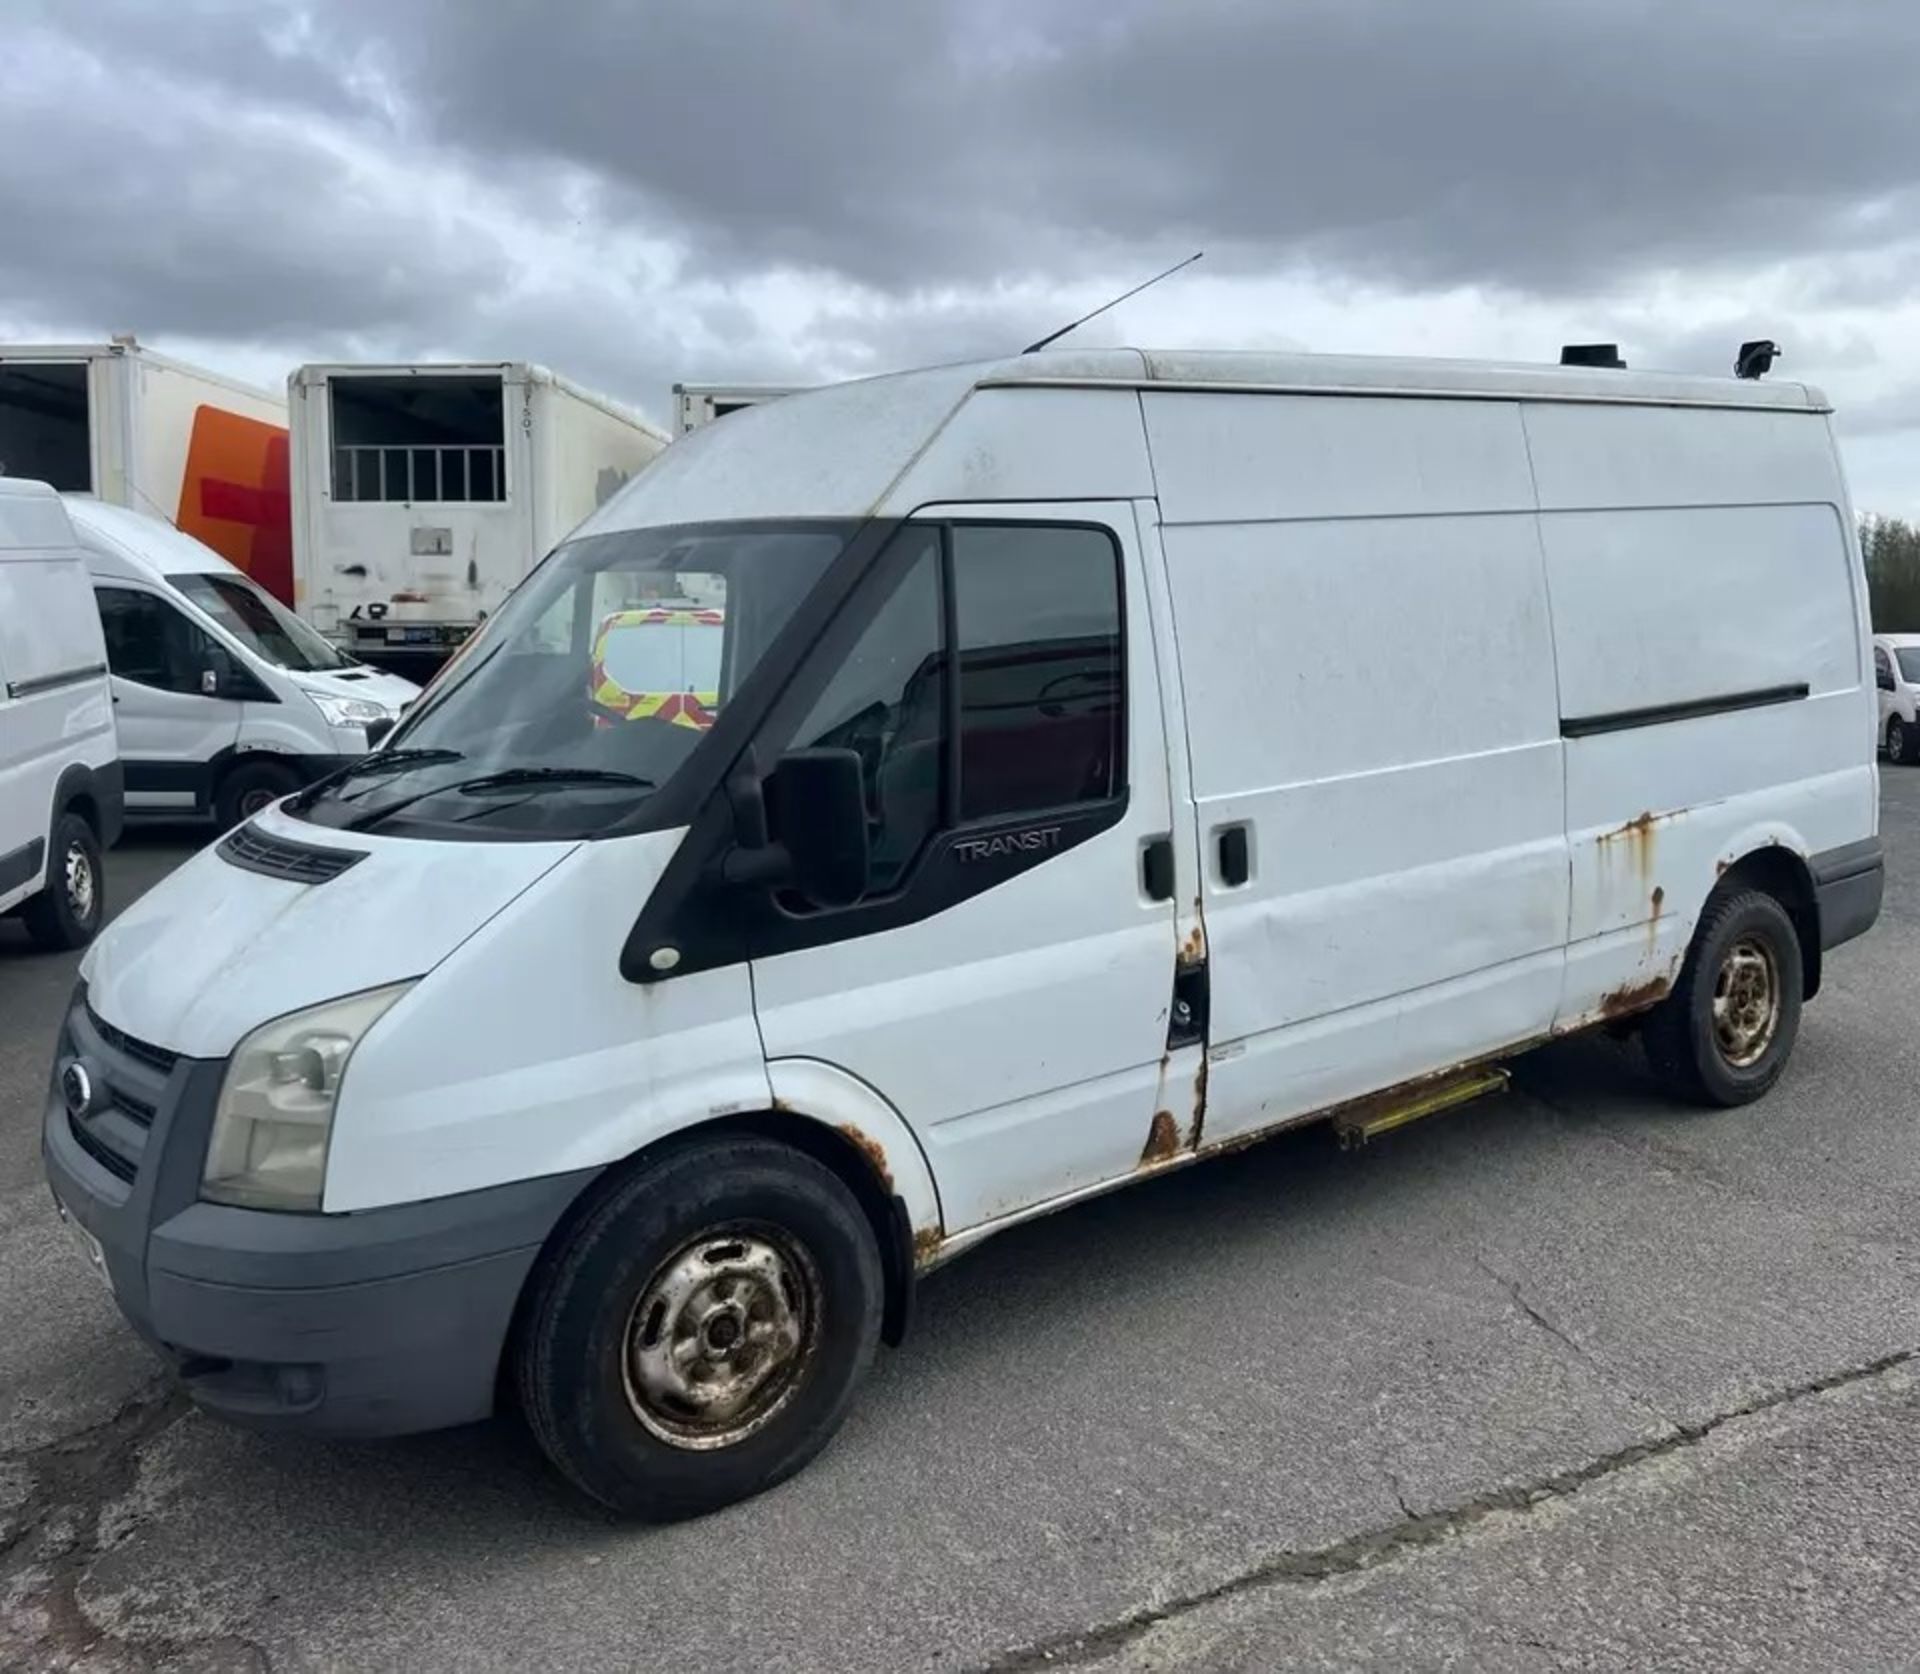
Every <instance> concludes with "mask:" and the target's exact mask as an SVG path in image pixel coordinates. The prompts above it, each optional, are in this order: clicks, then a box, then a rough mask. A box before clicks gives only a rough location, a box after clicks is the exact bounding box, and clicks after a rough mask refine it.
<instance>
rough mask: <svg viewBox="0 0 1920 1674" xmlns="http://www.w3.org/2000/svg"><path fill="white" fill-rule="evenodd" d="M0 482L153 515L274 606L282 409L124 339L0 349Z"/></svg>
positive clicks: (282, 517) (284, 541)
mask: <svg viewBox="0 0 1920 1674" xmlns="http://www.w3.org/2000/svg"><path fill="white" fill-rule="evenodd" d="M0 476H13V477H30V478H34V479H37V480H39V481H41V482H47V483H51V484H52V485H53V486H54V487H55V488H57V489H59V490H60V491H61V492H63V493H77V494H92V495H95V496H97V497H98V498H99V499H101V500H104V501H106V502H107V503H108V504H109V505H115V506H124V507H126V508H127V509H128V510H129V511H138V512H145V513H147V514H148V515H149V516H154V517H162V518H165V519H166V521H167V522H169V523H171V524H173V525H174V526H175V527H176V528H178V529H179V530H180V531H181V532H182V533H184V534H188V535H191V536H193V538H194V539H195V540H197V541H200V542H201V543H202V544H203V545H206V546H210V547H212V548H213V550H214V551H215V552H217V553H219V554H220V556H221V557H222V558H224V559H226V560H227V562H228V563H230V564H234V565H236V566H238V567H239V568H240V569H242V570H245V571H246V572H247V574H248V575H250V576H251V577H252V578H253V579H254V580H255V581H257V582H258V583H260V585H261V586H263V587H265V588H266V589H267V590H268V592H270V593H273V594H275V595H276V596H278V597H279V598H281V599H284V600H285V601H286V602H287V603H289V604H291V603H292V602H293V526H292V516H291V512H290V506H289V497H288V493H287V408H286V403H285V402H284V401H282V400H281V399H280V398H279V397H278V396H276V395H270V394H268V393H267V392H266V391H265V390H257V389H251V388H249V387H248V386H247V385H245V384H241V383H235V382H234V381H233V380H232V379H230V378H223V377H221V376H220V375H219V374H218V373H215V372H206V371H203V370H201V369H200V368H199V367H195V366H186V365H183V364H181V363H180V362H179V361H177V360H169V359H168V358H167V357H166V356H164V355H157V354H155V353H154V352H153V351H152V350H151V349H148V348H143V347H142V346H141V345H140V344H139V343H138V342H136V341H135V340H134V339H133V338H131V337H117V338H115V339H114V340H113V341H112V342H110V343H78V344H66V343H55V344H4V345H0Z"/></svg>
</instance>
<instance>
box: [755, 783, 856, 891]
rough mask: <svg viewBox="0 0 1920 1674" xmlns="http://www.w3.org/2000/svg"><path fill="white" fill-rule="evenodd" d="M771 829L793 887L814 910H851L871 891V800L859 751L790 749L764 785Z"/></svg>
mask: <svg viewBox="0 0 1920 1674" xmlns="http://www.w3.org/2000/svg"><path fill="white" fill-rule="evenodd" d="M765 793H766V807H767V830H768V834H769V835H770V836H771V837H772V839H773V841H774V842H775V843H776V844H778V845H779V846H780V847H781V848H782V849H784V850H785V851H786V854H787V856H788V858H789V860H790V861H791V864H792V871H791V874H790V876H791V881H792V887H793V888H794V889H795V890H796V891H798V892H799V894H801V895H802V896H804V897H805V898H806V899H807V901H809V902H810V903H811V904H812V905H814V906H816V907H850V906H852V905H853V903H854V902H856V901H858V900H859V899H860V897H861V896H862V895H864V894H865V893H866V888H867V864H868V856H867V800H866V790H865V786H864V782H863V780H862V778H861V769H860V755H859V752H858V751H855V750H789V751H788V752H787V753H786V754H785V755H783V756H782V757H781V758H780V760H779V761H778V762H777V763H776V764H775V765H774V769H773V772H772V773H770V774H769V775H768V776H767V779H766V783H765Z"/></svg>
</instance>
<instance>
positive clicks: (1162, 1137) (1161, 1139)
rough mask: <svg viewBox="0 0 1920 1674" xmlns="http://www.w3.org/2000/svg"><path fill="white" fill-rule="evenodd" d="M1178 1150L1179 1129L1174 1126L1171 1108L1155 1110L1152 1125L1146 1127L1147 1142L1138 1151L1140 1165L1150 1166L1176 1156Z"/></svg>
mask: <svg viewBox="0 0 1920 1674" xmlns="http://www.w3.org/2000/svg"><path fill="white" fill-rule="evenodd" d="M1179 1150H1180V1130H1179V1129H1178V1128H1177V1127H1175V1126H1174V1123H1173V1112H1172V1111H1171V1110H1156V1111H1155V1112H1154V1113H1153V1126H1152V1127H1150V1128H1148V1129H1147V1143H1146V1144H1145V1145H1144V1146H1143V1147H1142V1148H1141V1151H1140V1166H1141V1167H1142V1168H1152V1167H1153V1166H1154V1164H1156V1163H1163V1162H1166V1161H1168V1160H1169V1159H1170V1158H1172V1157H1174V1156H1176V1155H1177V1154H1178V1153H1179Z"/></svg>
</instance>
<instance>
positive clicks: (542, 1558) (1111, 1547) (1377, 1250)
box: [0, 769, 1920, 1674]
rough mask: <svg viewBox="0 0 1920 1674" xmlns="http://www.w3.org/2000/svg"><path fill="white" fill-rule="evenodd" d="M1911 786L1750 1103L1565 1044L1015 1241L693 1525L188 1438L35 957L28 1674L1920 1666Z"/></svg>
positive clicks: (1, 938)
mask: <svg viewBox="0 0 1920 1674" xmlns="http://www.w3.org/2000/svg"><path fill="white" fill-rule="evenodd" d="M1883 800H1884V806H1885V813H1884V822H1883V823H1884V827H1885V831H1886V835H1887V840H1888V845H1889V851H1890V861H1891V872H1890V877H1889V892H1888V903H1887V910H1886V913H1885V916H1884V917H1883V919H1882V922H1881V924H1880V926H1879V927H1878V929H1877V930H1876V931H1875V932H1874V934H1873V935H1872V936H1871V937H1870V938H1869V939H1868V940H1866V941H1865V942H1863V943H1861V944H1859V945H1858V946H1856V947H1853V948H1849V949H1845V950H1842V951H1841V952H1840V953H1839V954H1838V955H1836V956H1835V958H1834V960H1833V962H1832V964H1831V965H1830V967H1829V976H1828V987H1827V990H1826V992H1825V993H1823V994H1822V996H1821V997H1820V999H1819V1000H1818V1001H1817V1002H1815V1004H1814V1006H1813V1007H1812V1008H1811V1009H1810V1010H1809V1013H1808V1019H1807V1024H1806V1027H1805V1030H1804V1032H1803V1034H1802V1037H1801V1042H1800V1048H1799V1053H1798V1056H1797V1058H1796V1061H1795V1064H1794V1066H1793V1068H1792V1069H1791V1071H1790V1072H1789V1075H1788V1077H1787V1078H1786V1080H1785V1081H1784V1082H1783V1083H1782V1085H1781V1086H1780V1087H1779V1088H1778V1089H1777V1090H1776V1092H1775V1093H1774V1094H1773V1095H1772V1096H1771V1097H1770V1098H1769V1099H1767V1100H1766V1101H1764V1102H1763V1103H1762V1104H1761V1105H1759V1106H1756V1107H1754V1108H1753V1109H1751V1110H1748V1111H1745V1112H1737V1113H1729V1114H1715V1115H1702V1114H1698V1113H1692V1112H1686V1111H1681V1110H1677V1109H1675V1108H1673V1107H1671V1106H1669V1105H1667V1104H1665V1103H1664V1102H1662V1101H1661V1100H1660V1099H1659V1098H1658V1096H1657V1095H1656V1094H1655V1092H1654V1091H1653V1089H1652V1088H1651V1087H1650V1085H1649V1084H1648V1083H1647V1081H1646V1079H1645V1077H1644V1075H1643V1073H1642V1071H1641V1069H1640V1067H1639V1063H1638V1059H1637V1057H1636V1056H1635V1055H1634V1054H1633V1053H1632V1052H1631V1051H1630V1050H1628V1049H1626V1048H1623V1047H1621V1046H1618V1045H1616V1044H1614V1043H1611V1042H1607V1041H1589V1042H1579V1043H1572V1044H1569V1045H1566V1046H1563V1047H1559V1048H1556V1049H1554V1050H1552V1051H1550V1052H1548V1053H1545V1054H1542V1055H1540V1056H1538V1057H1536V1058H1534V1059H1531V1060H1529V1061H1528V1062H1527V1063H1525V1064H1524V1065H1523V1066H1522V1068H1521V1071H1520V1074H1519V1075H1518V1077H1517V1078H1516V1083H1517V1084H1516V1091H1515V1092H1514V1093H1513V1094H1511V1095H1509V1096H1508V1097H1506V1098H1503V1099H1497V1100H1492V1101H1488V1102H1485V1103H1483V1104H1481V1105H1478V1106H1472V1107H1468V1108H1466V1109H1463V1110H1460V1111H1458V1112H1455V1113H1453V1114H1451V1115H1448V1116H1444V1117H1440V1118H1436V1119H1435V1120H1433V1121H1430V1122H1425V1123H1421V1124H1418V1125H1416V1126H1414V1127H1412V1128H1409V1129H1406V1130H1404V1131H1403V1132H1401V1133H1398V1134H1395V1135H1393V1136H1391V1137H1390V1138H1389V1139H1386V1140H1383V1141H1381V1142H1379V1143H1377V1144H1375V1145H1373V1146H1370V1147H1368V1148H1366V1149H1365V1150H1363V1151H1359V1152H1354V1153H1342V1152H1339V1151H1338V1150H1337V1149H1335V1148H1334V1147H1333V1146H1332V1144H1331V1143H1329V1142H1328V1141H1327V1140H1326V1139H1325V1137H1324V1136H1322V1135H1316V1134H1312V1133H1308V1134H1302V1135H1297V1136H1291V1137H1288V1138H1285V1139H1282V1140H1280V1141H1277V1142H1275V1143H1273V1144H1270V1145H1267V1146H1264V1147H1260V1148H1258V1149H1256V1150H1254V1151H1251V1152H1248V1153H1246V1154H1245V1155H1243V1156H1241V1157H1238V1158H1235V1159H1230V1160H1227V1161H1223V1162H1220V1163H1216V1164H1210V1165H1207V1166H1203V1167H1200V1168H1195V1169H1192V1170H1188V1171H1184V1172H1182V1173H1179V1174H1175V1175H1172V1176H1168V1177H1166V1178H1164V1179H1161V1180H1157V1181H1154V1182H1151V1183H1149V1184H1147V1185H1145V1186H1142V1187H1140V1188H1138V1189H1135V1190H1133V1191H1130V1192H1126V1193H1123V1194H1120V1195H1119V1196H1116V1197H1113V1198H1109V1199H1106V1200H1103V1201H1101V1202H1098V1203H1094V1204H1090V1205H1088V1206H1086V1207H1084V1208H1082V1209H1079V1210H1076V1211H1073V1212H1070V1213H1068V1214H1065V1215H1060V1216H1055V1217H1053V1218H1052V1219H1051V1220H1049V1221H1046V1222H1042V1223H1038V1224H1036V1225H1034V1226H1031V1227H1028V1228H1024V1229H1020V1230H1018V1231H1016V1232H1013V1233H1010V1234H1007V1235H1005V1236H1004V1237H1002V1238H1000V1239H998V1240H996V1241H994V1242H993V1243H991V1244H989V1245H987V1246H986V1247H984V1248H983V1249H982V1250H981V1251H979V1252H978V1253H977V1254H975V1255H973V1256H970V1257H969V1258H967V1259H966V1260H964V1261H961V1262H958V1263H956V1264H955V1265H954V1266H953V1267H952V1268H950V1269H948V1270H946V1271H944V1272H942V1273H940V1274H938V1275H936V1276H935V1277H934V1279H933V1280H932V1281H931V1282H930V1283H929V1284H928V1286H927V1287H926V1292H925V1297H924V1307H923V1310H922V1315H921V1318H920V1321H919V1322H918V1325H917V1328H916V1334H915V1337H914V1339H913V1340H912V1342H910V1344H909V1345H908V1347H907V1348H906V1349H905V1350H904V1351H903V1352H900V1353H896V1354H891V1355H887V1356H885V1357H883V1360H882V1362H881V1364H880V1365H879V1367H878V1368H877V1370H876V1375H875V1376H874V1378H873V1380H872V1382H871V1384H870V1385H869V1388H868V1390H867V1392H866V1395H865V1397H864V1398H863V1400H862V1402H861V1403H860V1405H859V1407H858V1408H857V1410H856V1412H855V1414H854V1416H853V1419H852V1420H851V1422H850V1423H849V1425H848V1427H847V1430H846V1431H845V1433H844V1434H843V1435H842V1437H841V1439H840V1440H839V1442H838V1443H837V1444H836V1445H835V1446H834V1447H833V1448H832V1449H831V1450H830V1451H829V1452H828V1453H827V1454H826V1455H825V1456H824V1457H823V1458H822V1459H821V1460H820V1461H819V1462H818V1463H817V1464H816V1465H815V1466H813V1467H812V1468H811V1469H809V1470H808V1471H806V1472H805V1473H803V1474H802V1475H801V1476H800V1477H799V1478H797V1479H796V1480H795V1481H793V1482H791V1483H789V1484H787V1485H786V1486H784V1487H783V1488H781V1489H779V1490H777V1491H776V1492H775V1493H773V1494H770V1495H767V1496H765V1497H764V1498H763V1499H761V1500H760V1501H758V1502H755V1503H753V1504H750V1505H747V1506H744V1507H739V1508H735V1509H734V1510H731V1511H728V1512H725V1513H722V1514H720V1515H718V1516H716V1517H713V1518H709V1519H707V1520H705V1521H703V1522H700V1523H695V1524H689V1525H683V1526H680V1527H677V1528H670V1529H658V1530H636V1529H627V1528H623V1527H620V1526H619V1525H617V1524H615V1523H612V1522H610V1521H608V1520H607V1519H606V1518H605V1517H603V1516H601V1515H599V1514H598V1513H596V1512H593V1511H591V1510H588V1509H585V1508H583V1507H582V1506H581V1505H579V1504H578V1503H577V1502H576V1501H574V1500H573V1499H572V1498H570V1497H569V1496H568V1495H567V1493H566V1492H565V1491H564V1490H562V1489H561V1488H560V1487H558V1486H557V1485H556V1484H555V1482H554V1481H553V1480H552V1478H551V1477H550V1476H549V1474H548V1473H547V1472H546V1471H545V1469H544V1468H543V1466H542V1465H541V1464H540V1462H539V1460H538V1459H537V1458H536V1457H535V1456H534V1454H533V1453H532V1450H531V1448H530V1446H529V1445H528V1444H527V1443H526V1442H525V1440H524V1439H523V1438H522V1437H521V1436H520V1435H519V1433H518V1432H517V1431H516V1430H515V1429H514V1428H513V1427H512V1426H511V1425H508V1424H500V1425H493V1426H481V1427H477V1428H475V1429H472V1430H467V1431H462V1432H457V1433H453V1434H450V1435H445V1436H438V1437H426V1438H420V1439H417V1440H413V1441H406V1442H396V1443H389V1444H381V1445H357V1446H344V1445H333V1446H329V1445H325V1444H321V1443H317V1442H309V1441H302V1440H299V1439H297V1438H286V1437H282V1438H269V1437H260V1436H251V1435H245V1434H242V1433H238V1432H234V1431H230V1430H227V1429H224V1428H222V1427H220V1426H218V1425H216V1424H213V1423H211V1422H209V1421H207V1420H206V1419H204V1418H202V1417H201V1416H199V1415H197V1414H194V1413H192V1412H190V1411H188V1410H186V1409H185V1408H184V1407H183V1406H182V1405H181V1403H180V1402H179V1400H178V1399H177V1397H174V1396H172V1395H171V1394H169V1393H168V1392H167V1390H166V1387H165V1385H164V1384H163V1383H161V1382H159V1381H157V1380H156V1379H155V1377H154V1369H153V1365H152V1363H151V1361H150V1360H149V1359H148V1358H147V1356H146V1355H145V1353H144V1351H142V1350H141V1349H140V1348H139V1346H138V1345H137V1344H136V1343H134V1342H133V1341H132V1340H131V1338H130V1337H129V1336H128V1334H127V1333H126V1332H125V1330H124V1328H123V1327H122V1326H121V1325H120V1324H119V1321H118V1319H117V1316H116V1315H115V1314H114V1312H113V1309H112V1306H111V1303H110V1301H109V1299H108V1298H107V1297H106V1296H105V1294H104V1292H103V1291H102V1290H101V1288H100V1286H99V1285H98V1283H97V1281H96V1280H95V1279H94V1278H93V1276H92V1275H91V1274H90V1273H89V1272H88V1271H87V1270H86V1269H85V1268H84V1267H83V1266H82V1265H81V1263H80V1262H79V1261H78V1259H77V1258H76V1257H75V1256H74V1255H73V1254H72V1252H71V1251H70V1250H69V1249H68V1248H67V1247H66V1244H65V1241H64V1240H63V1239H61V1238H60V1237H59V1236H58V1228H57V1226H56V1225H55V1222H54V1219H53V1216H52V1213H51V1210H50V1208H49V1206H48V1204H47V1201H46V1195H45V1189H44V1186H43V1185H42V1184H41V1182H40V1180H39V1176H38V1171H37V1164H36V1161H35V1148H36V1143H37V1141H36V1138H35V1129H36V1125H37V1107H38V1099H39V1093H40V1085H41V1078H42V1076H43V1075H44V1072H45V1064H46V1052H47V1050H48V1047H49V1045H50V1043H51V1039H52V1031H53V1021H54V1018H55V1017H56V1016H57V1014H58V1010H59V1006H60V1003H61V1001H62V999H63V998H64V995H65V993H66V991H67V988H68V986H69V984H70V982H71V963H70V962H67V961H61V960H46V959H42V958H39V957H37V956H30V955H27V954H25V953H24V952H23V951H21V950H20V948H19V947H18V945H17V944H16V943H15V942H13V941H11V940H10V939H9V936H10V933H9V932H7V931H6V930H5V929H4V928H0V1668H4V1669H8V1670H11V1669H14V1668H19V1669H22V1670H41V1669H49V1670H51V1669H65V1670H73V1671H85V1674H96V1671H102V1674H104V1671H111V1674H225V1671H228V1670H252V1669H260V1668H271V1669H273V1670H275V1671H276V1674H286V1671H289V1670H315V1669H334V1668H353V1669H386V1668H408V1669H427V1668H433V1669H438V1668H458V1669H474V1670H486V1669H496V1668H497V1669H525V1668H530V1667H539V1668H552V1669H576V1668H579V1669H601V1668H605V1669H628V1668H648V1667H659V1668H663V1669H664V1668H675V1669H695V1668H698V1669H733V1668H741V1669H748V1668H751V1669H757V1670H773V1669H835V1670H861V1669H895V1668H925V1669H979V1670H987V1669H1021V1668H1027V1667H1056V1666H1063V1665H1064V1666H1080V1667H1095V1668H1099V1669H1101V1670H1107V1669H1113V1670H1121V1669H1125V1670H1158V1669H1170V1668H1206V1669H1221V1670H1233V1669H1247V1670H1252V1669H1266V1668H1273V1667H1288V1668H1300V1669H1322V1668H1324V1669H1349V1668H1379V1669H1403V1668H1411V1669H1428V1668H1432V1669H1441V1668H1461V1669H1473V1670H1476V1671H1478V1670H1492V1671H1495V1674H1500V1671H1505V1670H1530V1669H1555V1670H1559V1669H1568V1670H1575V1669H1581V1670H1584V1669H1614V1668H1619V1669H1635V1670H1639V1669H1656V1668H1657V1669H1714V1670H1719V1669H1726V1668H1755V1669H1792V1668H1806V1669H1809V1670H1811V1669H1822V1670H1825V1669H1830V1668H1835V1667H1849V1668H1868V1669H1880V1668H1889V1669H1891V1668H1903V1667H1909V1666H1914V1665H1915V1659H1916V1650H1915V1647H1920V1471H1916V1470H1915V1469H1914V1468H1913V1464H1914V1459H1915V1456H1916V1446H1915V1444H1916V1442H1917V1441H1920V1404H1917V1403H1920V1392H1916V1387H1915V1374H1914V1368H1913V1367H1912V1366H1911V1365H1910V1362H1911V1361H1912V1359H1913V1358H1914V1356H1915V1354H1916V1352H1917V1351H1920V1306H1916V1299H1915V1287H1914V1278H1915V1274H1916V1271H1920V1233H1917V1232H1916V1230H1915V1222H1916V1216H1915V1207H1916V1203H1920V1134H1916V1131H1915V1103H1914V1097H1913V1089H1914V1088H1915V1086H1916V1085H1920V1042H1916V1040H1915V1037H1914V1031H1913V1030H1912V1028H1911V1027H1910V1025H1909V1023H1908V1010H1909V1001H1908V996H1910V995H1913V994H1915V993H1916V992H1920V838H1917V837H1916V836H1915V830H1916V826H1915V819H1916V815H1920V771H1908V772H1902V771H1900V770H1897V769H1890V770H1888V771H1887V773H1886V788H1885V793H1884V798H1883ZM178 854H179V850H178V849H177V848H169V847H167V846H165V845H164V844H163V843H159V842H156V841H155V840H154V839H152V838H143V839H140V840H139V842H138V845H137V846H136V847H134V848H133V849H131V850H125V849H123V850H121V851H117V852H116V854H115V856H114V857H113V859H114V862H115V870H114V874H113V875H114V879H115V880H116V882H120V881H121V880H123V879H127V878H131V879H132V880H133V881H134V882H135V883H137V882H139V881H140V880H141V879H142V878H143V877H146V878H150V877H152V876H156V875H158V874H159V873H160V872H161V871H162V870H164V868H165V867H166V866H167V865H170V864H172V863H173V862H174V861H175V860H176V859H177V858H178ZM121 898H124V896H122V897H121Z"/></svg>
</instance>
